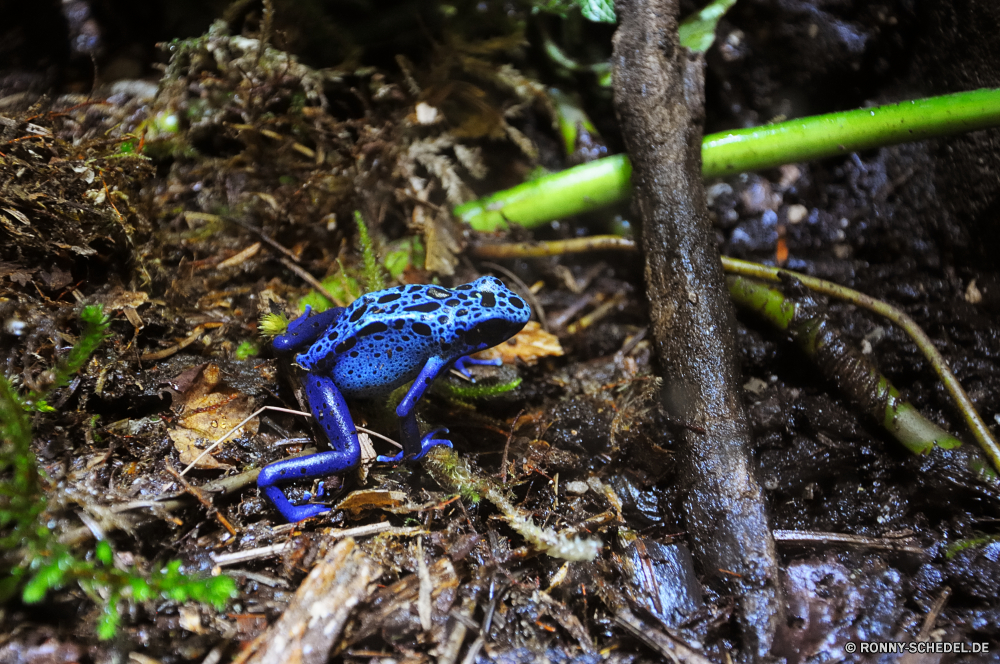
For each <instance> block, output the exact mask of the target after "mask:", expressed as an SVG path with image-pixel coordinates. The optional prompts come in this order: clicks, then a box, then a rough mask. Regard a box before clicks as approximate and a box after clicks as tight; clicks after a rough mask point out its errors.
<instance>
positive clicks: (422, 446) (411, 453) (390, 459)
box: [377, 357, 451, 463]
mask: <svg viewBox="0 0 1000 664" xmlns="http://www.w3.org/2000/svg"><path fill="white" fill-rule="evenodd" d="M447 365H448V361H447V360H443V359H441V358H439V357H432V358H431V359H429V360H427V364H425V365H424V368H423V369H421V370H420V375H419V376H417V378H416V380H414V381H413V385H412V386H410V389H409V390H408V391H407V393H406V396H405V397H403V400H402V401H400V402H399V405H398V406H397V407H396V415H398V416H399V437H400V438H402V439H403V451H402V452H400V453H399V454H396V455H394V456H379V457H378V459H377V460H378V461H381V462H383V463H397V462H399V461H403V460H404V459H405V460H406V461H416V460H417V459H420V458H421V457H423V456H424V455H425V454H427V451H428V450H429V449H431V448H432V447H434V446H435V445H447V446H448V447H451V441H449V440H445V439H443V438H435V437H434V436H436V435H437V434H439V433H448V430H447V429H435V430H434V431H431V432H430V433H428V434H426V435H425V436H424V437H423V438H421V437H420V428H419V427H418V426H417V415H416V413H415V412H414V410H413V409H414V407H415V406H416V405H417V402H418V401H420V397H422V396H424V392H425V391H426V390H427V387H428V386H429V385H430V384H431V383H432V382H434V378H435V377H437V375H438V374H439V373H441V370H442V369H444V368H445V366H447Z"/></svg>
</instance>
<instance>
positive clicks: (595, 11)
mask: <svg viewBox="0 0 1000 664" xmlns="http://www.w3.org/2000/svg"><path fill="white" fill-rule="evenodd" d="M577 1H578V2H579V3H580V13H581V14H583V17H584V18H585V19H587V20H588V21H593V22H594V23H614V22H615V21H617V20H618V17H617V16H615V3H614V1H613V0H577ZM734 1H735V0H734Z"/></svg>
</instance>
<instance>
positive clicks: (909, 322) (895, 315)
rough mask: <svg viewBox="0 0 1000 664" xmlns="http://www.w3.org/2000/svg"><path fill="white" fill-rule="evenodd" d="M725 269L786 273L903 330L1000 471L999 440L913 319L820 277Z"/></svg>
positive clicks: (742, 265)
mask: <svg viewBox="0 0 1000 664" xmlns="http://www.w3.org/2000/svg"><path fill="white" fill-rule="evenodd" d="M722 267H723V269H725V270H726V272H729V273H730V274H734V273H735V274H742V275H744V276H748V277H756V278H758V279H765V280H767V281H772V282H780V281H781V278H782V274H784V275H787V276H790V277H793V278H794V279H797V280H799V281H800V282H801V283H802V284H803V285H805V286H806V287H807V288H810V289H812V290H814V291H816V292H817V293H823V294H824V295H830V296H833V297H836V298H839V299H841V300H846V301H848V302H851V303H853V304H856V305H858V306H859V307H863V308H865V309H868V310H869V311H873V312H875V313H877V314H879V315H880V316H885V317H886V318H888V319H889V320H891V321H892V322H893V323H895V324H896V325H898V326H899V327H901V328H903V330H904V331H905V332H906V333H907V334H908V335H909V337H910V338H911V339H913V341H914V343H916V344H917V347H918V348H919V349H920V351H921V352H922V353H923V354H924V356H925V357H926V358H927V360H928V362H930V364H931V366H932V367H933V368H934V371H935V372H936V373H937V375H938V377H939V378H940V379H941V382H942V383H944V386H945V388H946V389H947V390H948V393H949V394H951V398H952V399H954V400H955V403H956V404H957V405H958V408H959V411H961V413H962V417H963V418H965V423H966V424H967V425H968V426H969V429H971V430H972V435H973V436H975V437H976V440H977V441H978V442H979V446H980V447H981V448H982V449H983V452H985V453H986V456H987V457H989V460H990V463H992V464H993V467H994V468H995V469H997V470H998V471H1000V445H998V444H997V441H996V439H994V438H993V434H992V433H991V432H990V430H989V428H988V427H987V426H986V423H985V422H983V420H982V418H981V417H979V413H978V412H977V411H976V407H975V406H974V405H973V404H972V400H971V399H969V395H967V394H966V393H965V390H964V389H962V384H961V383H959V382H958V378H956V377H955V374H953V373H952V372H951V369H949V368H948V363H947V362H946V361H945V359H944V357H943V356H942V355H941V353H939V352H938V349H937V348H936V347H935V346H934V342H933V341H931V339H930V337H928V336H927V334H926V333H925V332H924V331H923V329H921V327H920V326H919V325H917V324H916V322H915V321H914V320H913V319H912V318H910V317H909V316H907V315H906V314H904V313H903V312H902V311H900V310H899V309H897V308H896V307H893V306H892V305H890V304H888V303H886V302H883V301H881V300H876V299H875V298H873V297H870V296H868V295H865V294H864V293H859V292H858V291H856V290H853V289H851V288H847V287H845V286H840V285H838V284H835V283H833V282H830V281H825V280H823V279H817V278H816V277H810V276H807V275H804V274H799V273H797V272H790V271H788V270H782V269H779V268H773V267H767V266H765V265H760V264H758V263H751V262H749V261H741V260H739V259H736V258H728V257H725V256H724V257H723V258H722Z"/></svg>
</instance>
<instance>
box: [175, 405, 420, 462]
mask: <svg viewBox="0 0 1000 664" xmlns="http://www.w3.org/2000/svg"><path fill="white" fill-rule="evenodd" d="M265 410H274V411H277V412H279V413H289V414H290V415H302V416H304V417H312V413H306V412H303V411H301V410H292V409H291V408H280V407H278V406H263V407H261V408H258V409H257V410H255V411H254V412H253V413H251V414H250V415H248V416H247V417H246V418H245V419H244V420H243V421H242V422H240V423H239V424H237V425H236V426H234V427H233V428H232V429H230V430H229V431H228V432H226V433H225V434H223V435H222V437H220V438H219V439H218V440H216V441H215V442H214V443H212V444H211V445H209V446H208V447H207V448H205V450H204V451H203V452H202V453H201V454H199V455H198V456H197V457H196V458H195V460H194V461H192V462H191V463H189V464H188V465H187V467H186V468H184V470H182V471H181V473H180V474H181V475H184V474H185V473H187V471H189V470H191V469H192V468H194V465H195V464H196V463H198V462H199V461H201V459H202V457H204V456H205V455H206V454H208V453H209V452H211V451H212V450H214V449H215V448H216V447H218V446H219V445H221V444H222V443H224V442H225V441H226V440H227V439H228V438H229V437H230V436H232V435H233V434H234V433H236V432H237V431H239V429H240V428H241V427H242V426H243V425H244V424H246V423H247V422H249V421H250V420H252V419H253V418H255V417H257V416H258V415H260V414H261V413H263V412H264V411H265ZM354 428H355V429H357V430H358V431H361V432H363V433H366V434H368V435H369V436H375V437H376V438H381V439H382V440H384V441H386V442H388V443H391V444H393V445H395V446H396V447H398V448H400V449H403V446H402V445H400V444H399V443H397V442H396V441H394V440H393V439H392V438H387V437H386V436H383V435H382V434H380V433H378V432H376V431H372V430H371V429H366V428H365V427H359V426H357V425H355V426H354Z"/></svg>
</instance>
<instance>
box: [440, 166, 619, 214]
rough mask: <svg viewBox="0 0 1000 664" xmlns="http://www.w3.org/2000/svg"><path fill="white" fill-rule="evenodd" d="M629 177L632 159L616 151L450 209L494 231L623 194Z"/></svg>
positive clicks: (575, 211)
mask: <svg viewBox="0 0 1000 664" xmlns="http://www.w3.org/2000/svg"><path fill="white" fill-rule="evenodd" d="M631 179H632V164H631V162H629V160H628V157H626V156H625V155H623V154H616V155H614V156H611V157H605V158H604V159H598V160H596V161H591V162H588V163H586V164H581V165H579V166H574V167H573V168H567V169H566V170H565V171H559V172H558V173H553V174H552V175H546V176H544V177H540V178H538V179H537V180H531V181H530V182H525V183H523V184H519V185H517V186H516V187H512V188H510V189H507V190H505V191H500V192H497V193H495V194H493V195H492V196H487V197H486V198H480V199H479V200H475V201H471V202H469V203H464V204H462V205H459V206H458V207H457V208H455V211H454V212H455V216H456V217H457V218H458V219H459V221H463V222H465V223H467V224H469V225H471V226H472V228H473V229H474V230H477V231H495V230H497V229H499V228H507V227H508V225H509V223H513V224H517V225H519V226H524V227H526V228H532V227H534V226H541V225H542V224H544V223H546V222H549V221H552V220H553V219H559V218H561V217H568V216H570V215H574V214H580V213H581V212H587V211H588V210H596V209H597V208H601V207H604V206H605V205H610V204H611V203H617V202H618V201H621V200H625V198H626V197H627V196H628V195H629V193H631V191H632V185H631V182H630V181H631Z"/></svg>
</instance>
